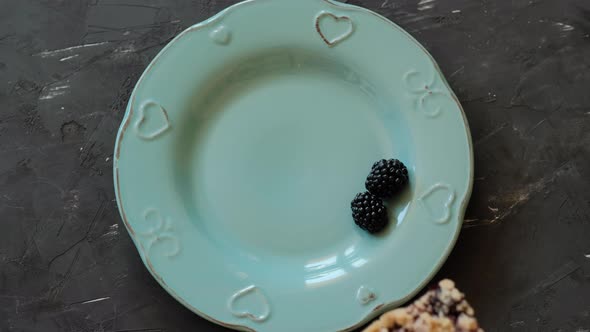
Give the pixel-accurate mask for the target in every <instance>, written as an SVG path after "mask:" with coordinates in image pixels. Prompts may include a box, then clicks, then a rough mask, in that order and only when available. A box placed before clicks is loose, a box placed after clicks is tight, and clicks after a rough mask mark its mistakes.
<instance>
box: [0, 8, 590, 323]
mask: <svg viewBox="0 0 590 332" xmlns="http://www.w3.org/2000/svg"><path fill="white" fill-rule="evenodd" d="M349 2H350V3H352V4H356V5H361V6H364V7H367V8H369V9H372V10H374V11H376V12H378V13H380V14H382V15H384V16H386V17H388V18H389V19H391V20H393V21H394V22H396V23H397V24H399V25H401V26H402V27H403V28H405V29H406V30H408V31H409V32H410V33H411V34H412V35H413V36H415V37H416V39H417V40H418V41H420V42H421V43H423V44H424V45H425V46H426V48H427V49H428V50H429V51H430V52H431V53H432V54H433V56H434V57H435V58H436V59H437V61H438V63H439V64H440V66H441V68H442V70H443V72H444V73H445V75H446V76H447V78H448V80H449V82H450V84H451V86H452V87H453V89H454V90H455V92H456V93H457V95H458V96H459V98H460V100H461V102H462V104H463V106H464V108H465V111H466V113H467V117H468V119H469V123H470V125H471V129H472V134H473V139H474V146H475V160H476V172H475V188H474V194H473V198H472V200H471V204H470V206H469V209H468V211H467V215H466V220H465V226H464V229H463V232H462V233H461V237H460V239H459V242H458V243H457V246H456V248H455V250H454V251H453V253H452V254H451V256H450V258H449V260H448V262H447V263H446V264H445V266H444V267H443V269H442V270H441V272H440V273H439V275H438V276H437V278H442V277H451V278H454V279H455V280H456V281H457V282H458V284H459V286H460V287H461V288H462V289H463V290H464V291H465V292H466V293H467V294H468V298H469V299H470V300H471V302H472V304H473V305H474V307H475V308H476V311H477V312H478V314H479V317H480V321H481V323H482V324H483V326H484V327H486V329H487V331H512V330H514V331H578V332H580V331H589V330H590V157H589V152H590V1H584V0H578V1H575V0H532V1H531V0H511V1H510V0H496V1H493V0H421V1H420V0H379V1H373V0H356V1H349ZM233 3H234V1H215V0H207V1H206V0H201V1H196V0H193V1H191V0H167V1H165V0H160V1H158V0H147V1H140V0H126V1H125V0H121V1H116V0H102V1H100V0H71V1H69V0H39V1H32V0H18V1H17V0H0V106H1V110H0V331H3V332H5V331H43V332H52V331H145V332H148V331H225V329H223V328H220V327H217V326H214V325H212V324H211V323H208V322H206V321H205V320H203V319H201V318H199V317H198V316H196V315H194V314H192V313H191V312H189V311H188V310H187V309H184V308H183V307H182V306H181V305H180V304H178V303H176V301H175V300H173V299H172V298H171V297H170V296H169V295H168V294H167V293H166V292H165V291H164V290H162V289H161V288H160V287H159V286H158V285H157V283H156V282H155V281H154V280H152V278H151V276H150V275H149V274H148V272H147V270H146V269H145V268H144V267H143V265H142V263H141V261H140V258H139V256H138V254H137V253H136V250H135V247H134V246H133V244H132V242H131V240H130V238H129V236H128V234H127V233H126V231H125V229H124V227H123V226H122V224H121V221H120V219H119V215H118V211H117V207H116V203H115V196H114V192H113V184H112V176H111V170H112V150H113V145H114V140H115V133H116V131H117V129H118V125H119V122H120V120H121V118H122V116H123V112H124V107H125V105H126V103H127V99H128V98H129V94H130V92H131V89H132V88H133V86H134V84H135V82H136V81H137V79H138V77H139V75H140V74H141V73H142V71H143V70H144V68H145V67H146V66H147V64H148V63H149V62H150V60H151V59H152V58H153V57H154V56H155V54H156V53H157V52H158V51H159V50H160V49H161V48H162V47H163V46H164V45H165V44H166V43H167V42H168V41H169V40H170V39H171V38H172V37H173V36H175V35H176V34H178V32H180V31H181V30H183V29H184V28H186V27H188V26H189V25H191V24H193V23H196V22H198V21H200V20H203V19H205V18H207V17H209V16H211V15H213V14H215V13H217V12H218V11H219V10H221V9H223V8H225V7H227V6H229V5H231V4H233ZM391 61H392V62H393V61H395V55H393V54H392V57H391ZM400 273H401V272H400Z"/></svg>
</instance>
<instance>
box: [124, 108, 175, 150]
mask: <svg viewBox="0 0 590 332" xmlns="http://www.w3.org/2000/svg"><path fill="white" fill-rule="evenodd" d="M133 127H134V129H135V133H136V134H137V137H139V138H141V139H143V140H146V141H151V140H154V139H156V138H158V137H160V136H162V135H163V134H164V133H166V132H167V131H168V130H169V129H170V128H171V125H170V119H169V118H168V112H166V109H164V107H162V105H160V104H159V103H157V102H155V101H153V100H148V101H146V102H144V103H143V104H141V106H140V107H139V118H138V119H137V121H135V124H134V125H133ZM146 127H149V128H146Z"/></svg>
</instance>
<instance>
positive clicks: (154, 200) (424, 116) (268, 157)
mask: <svg viewBox="0 0 590 332" xmlns="http://www.w3.org/2000/svg"><path fill="white" fill-rule="evenodd" d="M391 157H395V158H398V159H400V160H402V161H403V162H404V163H406V165H408V168H409V170H410V186H409V187H408V188H407V190H405V192H404V194H403V195H401V196H400V197H398V198H397V199H396V200H394V201H392V202H391V203H390V219H391V225H390V226H389V227H388V228H387V229H386V230H385V231H384V232H383V233H382V234H381V235H379V236H371V235H369V234H367V233H365V232H363V231H362V230H361V229H359V228H358V227H356V226H355V225H354V223H353V220H352V217H351V211H350V201H351V200H352V198H353V197H354V195H355V194H356V193H357V192H359V191H362V190H363V189H364V188H363V184H364V180H365V177H366V176H367V174H368V172H369V170H370V166H371V165H372V164H373V162H374V161H376V160H377V159H380V158H391ZM472 163H473V157H472V148H471V138H470V134H469V130H468V127H467V123H466V120H465V116H464V114H463V112H462V110H461V106H460V105H459V103H458V102H457V99H456V97H455V95H454V94H453V92H452V91H451V90H450V88H449V87H448V85H447V83H446V82H445V80H444V78H443V77H442V76H441V74H440V71H439V70H438V68H437V66H436V64H435V63H434V61H433V60H432V59H431V57H430V56H429V55H428V54H427V52H426V51H425V50H424V49H423V48H422V47H421V46H420V45H419V44H418V43H417V42H416V41H415V40H414V39H413V38H412V37H410V35H408V34H407V33H406V32H404V31H403V30H402V29H400V28H399V27H398V26H396V25H395V24H393V23H391V22H389V21H388V20H387V19H385V18H383V17H381V16H379V15H377V14H375V13H373V12H371V11H368V10H366V9H363V8H359V7H355V6H350V5H345V4H340V3H336V2H329V1H324V0H299V1H284V0H253V1H247V2H242V3H240V4H237V5H234V6H232V7H230V8H228V9H226V10H224V11H223V12H221V13H219V14H217V15H216V16H214V17H212V18H210V19H208V20H207V21H204V22H202V23H199V24H197V25H194V26H192V27H190V28H188V29H187V30H185V31H184V32H182V33H181V34H180V35H179V36H178V37H176V38H175V39H174V40H173V41H172V42H171V43H170V44H169V45H168V46H166V47H165V48H164V49H163V50H162V51H161V52H160V54H158V56H157V57H156V58H155V59H154V61H152V63H151V64H150V65H149V67H148V68H147V69H146V71H145V73H144V74H143V76H142V77H141V78H140V80H139V82H138V83H137V86H136V87H135V90H134V92H133V94H132V97H131V100H130V101H129V105H128V108H127V113H126V115H125V119H124V120H123V123H122V125H121V128H120V130H119V134H118V137H117V144H116V147H115V165H114V178H115V187H116V194H117V202H118V204H119V209H120V212H121V217H122V219H123V221H124V223H125V225H126V227H127V229H128V231H129V233H130V234H131V237H132V238H133V240H134V242H135V244H136V246H137V248H138V251H139V254H140V255H141V258H142V260H143V262H144V263H145V265H146V267H147V268H148V270H149V271H150V273H151V274H152V275H153V276H154V278H156V280H158V282H159V283H160V284H161V285H162V287H164V288H165V289H166V290H167V291H168V292H169V293H170V294H171V295H172V296H174V297H175V298H176V299H177V300H178V301H180V302H181V303H182V304H184V305H185V306H186V307H187V308H189V309H191V310H192V311H194V312H195V313H197V314H199V315H201V316H203V317H205V318H207V319H209V320H211V321H214V322H216V323H218V324H221V325H224V326H228V327H231V328H235V329H244V330H256V331H280V332H289V331H307V332H311V331H336V330H350V329H352V328H354V327H356V326H359V325H360V324H362V323H363V322H366V321H367V320H369V319H370V318H372V317H374V316H376V315H377V314H378V313H380V312H382V311H384V310H386V309H390V308H392V307H395V306H397V305H399V304H401V303H403V302H404V301H406V300H407V299H408V298H410V297H411V296H412V295H414V294H415V293H416V292H417V291H419V290H420V288H421V287H423V286H424V285H425V284H426V283H427V282H428V281H429V279H430V278H431V277H432V276H433V274H434V273H435V272H436V271H437V269H438V268H439V267H440V266H441V264H442V263H443V261H444V260H445V258H446V257H447V255H448V254H449V252H450V250H451V248H452V246H453V244H454V243H455V240H456V238H457V235H458V233H459V230H460V228H461V222H462V218H463V213H464V209H465V206H466V204H467V201H468V198H469V195H470V191H471V186H472V174H473V165H472Z"/></svg>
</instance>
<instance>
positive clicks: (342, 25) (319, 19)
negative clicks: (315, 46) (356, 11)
mask: <svg viewBox="0 0 590 332" xmlns="http://www.w3.org/2000/svg"><path fill="white" fill-rule="evenodd" d="M315 29H316V31H317V32H318V34H319V35H320V37H321V38H322V40H323V41H324V43H326V45H328V46H329V47H333V46H335V45H337V44H338V43H340V42H341V41H343V40H345V39H346V38H348V37H350V35H352V33H353V31H354V24H353V23H352V20H351V19H350V17H348V16H337V15H334V14H332V13H330V12H325V11H324V12H321V13H319V14H318V15H317V16H316V18H315ZM327 30H336V32H334V31H331V32H328V31H327Z"/></svg>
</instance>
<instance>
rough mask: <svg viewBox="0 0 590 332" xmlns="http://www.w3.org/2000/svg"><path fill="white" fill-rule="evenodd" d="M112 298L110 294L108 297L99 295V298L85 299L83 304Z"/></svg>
mask: <svg viewBox="0 0 590 332" xmlns="http://www.w3.org/2000/svg"><path fill="white" fill-rule="evenodd" d="M110 298H111V297H110V296H107V297H99V298H97V299H94V300H88V301H84V302H82V303H81V304H88V303H95V302H100V301H105V300H109V299H110Z"/></svg>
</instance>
